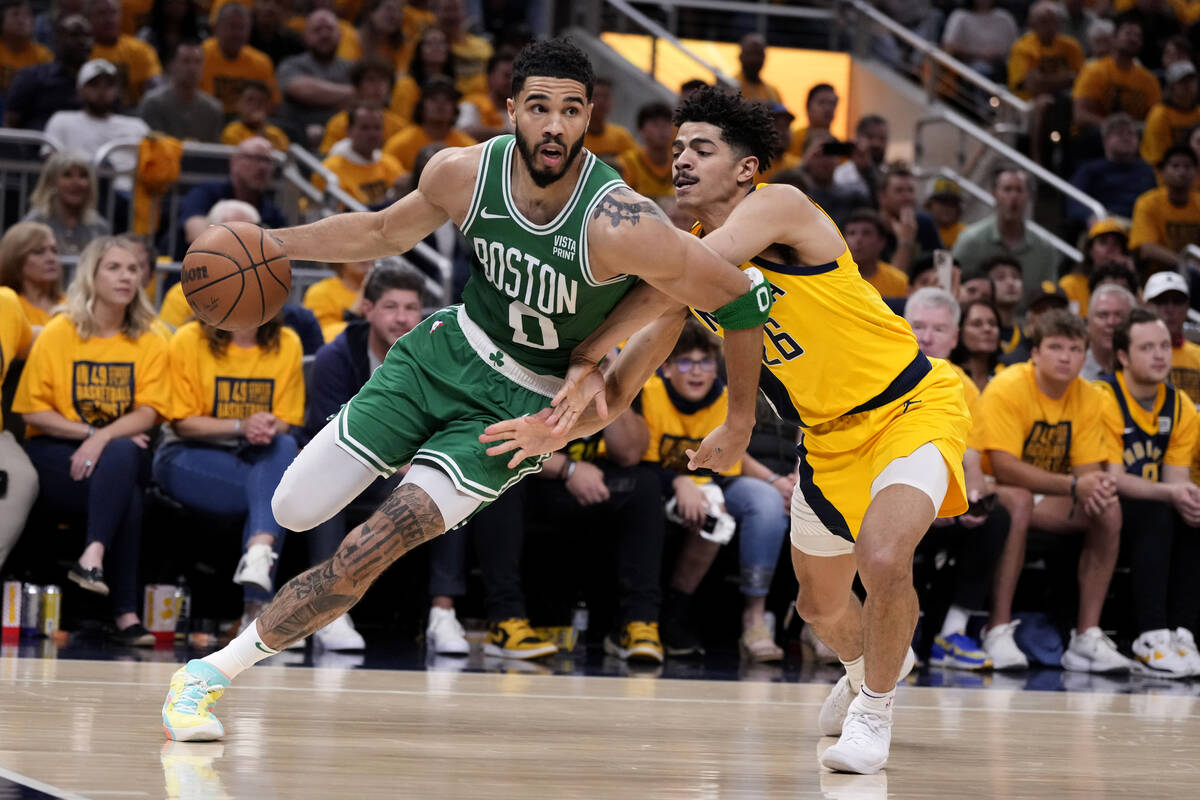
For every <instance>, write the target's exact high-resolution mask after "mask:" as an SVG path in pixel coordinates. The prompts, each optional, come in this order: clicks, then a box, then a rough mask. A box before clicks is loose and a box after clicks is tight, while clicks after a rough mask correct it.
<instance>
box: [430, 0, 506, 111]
mask: <svg viewBox="0 0 1200 800" xmlns="http://www.w3.org/2000/svg"><path fill="white" fill-rule="evenodd" d="M433 13H434V14H435V15H436V16H437V22H436V23H435V24H436V25H437V26H438V27H439V28H441V29H442V33H444V34H446V41H447V42H448V43H449V45H450V52H452V53H454V81H455V83H456V84H457V86H458V90H459V91H460V92H462V93H463V94H471V93H472V92H486V91H487V80H486V79H485V78H484V75H483V71H484V68H485V67H486V66H487V61H488V59H489V58H491V57H492V46H491V44H489V43H488V40H487V39H484V38H482V37H480V36H476V35H475V34H473V33H470V32H468V30H467V22H468V18H467V9H466V3H465V2H464V0H434V2H433Z"/></svg>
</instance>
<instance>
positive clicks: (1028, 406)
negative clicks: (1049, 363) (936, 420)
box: [979, 362, 1109, 475]
mask: <svg viewBox="0 0 1200 800" xmlns="http://www.w3.org/2000/svg"><path fill="white" fill-rule="evenodd" d="M1033 370H1034V368H1033V364H1031V363H1029V362H1025V363H1021V364H1016V365H1014V366H1011V367H1009V368H1008V369H1006V370H1004V371H1003V372H1001V373H1000V374H999V375H997V376H996V377H994V378H992V380H991V383H989V384H988V385H987V388H986V389H984V390H983V395H982V396H981V397H980V400H979V413H980V416H981V417H982V418H983V419H984V420H986V424H985V425H984V426H983V432H982V436H981V437H980V438H981V442H980V444H981V445H982V447H983V448H984V449H985V450H1000V451H1002V452H1005V453H1011V454H1012V455H1014V456H1016V457H1017V458H1019V459H1021V460H1022V461H1024V462H1025V463H1026V464H1031V465H1033V466H1035V467H1037V468H1038V469H1043V470H1046V471H1047V472H1055V473H1059V474H1064V475H1065V474H1068V473H1070V471H1071V468H1072V467H1077V466H1080V465H1082V464H1096V463H1101V462H1107V460H1108V456H1109V448H1108V447H1107V446H1106V444H1105V439H1106V437H1105V433H1104V424H1103V422H1102V421H1101V419H1102V414H1103V408H1102V400H1103V396H1102V395H1101V394H1100V390H1099V389H1097V388H1096V387H1095V386H1093V385H1092V384H1090V383H1088V382H1087V381H1085V380H1083V379H1082V378H1075V380H1073V381H1071V384H1070V385H1069V386H1068V387H1067V391H1066V392H1065V393H1064V394H1063V396H1062V397H1059V398H1057V399H1055V398H1052V397H1048V396H1046V395H1045V394H1043V393H1042V392H1041V390H1040V389H1038V387H1037V383H1036V382H1035V380H1034V371H1033Z"/></svg>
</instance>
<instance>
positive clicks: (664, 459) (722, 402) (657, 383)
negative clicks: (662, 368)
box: [640, 375, 742, 475]
mask: <svg viewBox="0 0 1200 800" xmlns="http://www.w3.org/2000/svg"><path fill="white" fill-rule="evenodd" d="M640 407H641V413H642V416H643V417H644V418H645V420H646V427H647V428H649V429H650V443H649V444H648V445H647V446H646V454H645V455H644V456H642V460H643V461H649V462H651V463H654V464H661V465H662V466H663V467H664V468H665V469H669V470H671V471H672V472H678V473H679V474H681V475H694V473H692V472H691V471H690V470H689V469H688V456H687V451H688V450H697V449H699V447H700V442H701V441H703V439H704V437H705V436H707V435H708V434H710V433H712V432H713V430H714V429H715V428H716V427H717V426H718V425H721V424H723V423H724V422H725V414H726V412H727V411H728V410H729V392H728V391H727V390H726V389H725V387H724V386H720V385H716V386H714V387H713V391H712V392H710V393H709V396H708V397H706V398H705V399H704V400H701V401H698V402H696V403H689V402H688V401H687V400H684V399H682V398H679V397H678V395H676V398H675V400H672V396H671V390H670V387H669V385H668V384H667V382H666V381H665V380H664V379H663V378H662V377H660V376H658V375H652V376H651V377H650V380H649V381H647V382H646V385H645V387H643V389H642V394H641V398H640ZM710 474H711V473H710ZM722 474H724V475H741V474H742V462H741V461H740V460H739V461H738V462H737V463H736V464H734V465H733V467H731V468H730V469H729V470H728V471H726V472H724V473H722Z"/></svg>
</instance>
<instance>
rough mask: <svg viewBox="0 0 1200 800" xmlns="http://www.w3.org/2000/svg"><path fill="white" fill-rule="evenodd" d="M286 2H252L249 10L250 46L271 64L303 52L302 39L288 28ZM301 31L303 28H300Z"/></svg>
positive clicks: (256, 0)
mask: <svg viewBox="0 0 1200 800" xmlns="http://www.w3.org/2000/svg"><path fill="white" fill-rule="evenodd" d="M290 5H291V4H290V3H288V2H286V0H254V6H253V7H252V9H251V25H250V46H251V47H253V48H254V49H255V50H258V51H259V52H261V53H263V54H265V55H266V56H267V58H269V59H271V63H272V64H282V63H283V62H284V59H287V58H289V57H291V56H298V55H300V54H301V53H303V52H304V37H303V36H301V35H300V34H299V33H297V32H296V31H294V30H292V29H291V28H289V27H288V26H287V24H286V18H285V12H286V10H287V8H288V7H290ZM301 30H303V28H301Z"/></svg>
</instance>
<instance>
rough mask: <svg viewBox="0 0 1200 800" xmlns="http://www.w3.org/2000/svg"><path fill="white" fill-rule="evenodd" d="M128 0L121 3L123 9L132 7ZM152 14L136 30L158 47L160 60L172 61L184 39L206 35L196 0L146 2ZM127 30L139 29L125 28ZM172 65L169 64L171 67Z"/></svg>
mask: <svg viewBox="0 0 1200 800" xmlns="http://www.w3.org/2000/svg"><path fill="white" fill-rule="evenodd" d="M129 6H130V3H129V2H128V0H125V2H122V3H121V10H122V11H123V12H124V11H128V10H129ZM146 6H147V8H148V9H149V11H150V15H149V16H148V17H147V18H146V21H145V24H144V25H143V26H142V27H141V28H140V29H138V30H137V31H136V34H137V38H138V39H140V40H142V41H143V42H145V43H146V44H148V45H150V47H152V48H154V52H155V53H157V54H158V61H159V63H160V64H168V65H169V64H170V63H171V61H172V60H173V59H174V57H175V53H176V49H177V48H178V47H179V46H180V45H181V44H183V43H184V42H199V41H201V40H202V39H203V37H202V36H201V33H202V29H201V25H200V9H199V8H198V7H197V3H196V0H174V1H173V2H169V3H154V2H148V3H146ZM122 32H123V33H135V31H130V30H124V29H123V30H122ZM168 69H169V67H168Z"/></svg>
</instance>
